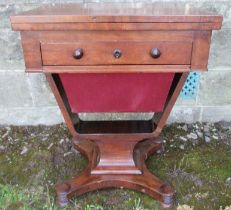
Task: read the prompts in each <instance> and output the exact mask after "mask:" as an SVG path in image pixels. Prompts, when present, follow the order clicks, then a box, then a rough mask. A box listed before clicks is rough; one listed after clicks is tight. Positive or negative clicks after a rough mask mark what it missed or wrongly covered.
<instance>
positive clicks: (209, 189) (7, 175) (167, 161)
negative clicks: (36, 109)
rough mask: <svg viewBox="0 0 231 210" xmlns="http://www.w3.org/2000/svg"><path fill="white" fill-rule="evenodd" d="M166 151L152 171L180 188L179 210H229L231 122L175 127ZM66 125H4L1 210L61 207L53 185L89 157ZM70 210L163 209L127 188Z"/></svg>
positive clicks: (75, 203)
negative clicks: (77, 147)
mask: <svg viewBox="0 0 231 210" xmlns="http://www.w3.org/2000/svg"><path fill="white" fill-rule="evenodd" d="M162 137H163V139H164V142H165V151H164V153H163V154H160V155H153V156H151V157H150V158H149V159H148V160H147V166H148V168H149V169H150V171H151V172H152V173H154V174H156V175H157V176H159V177H160V178H161V179H163V180H166V181H167V182H168V183H170V184H171V185H172V186H173V187H174V188H175V190H176V197H175V207H174V209H178V210H183V209H184V210H186V209H187V210H190V209H195V210H202V209H205V210H208V209H209V210H224V209H226V210H230V209H231V123H228V122H219V123H215V124H199V123H195V124H171V125H169V126H167V127H165V129H164V131H163V133H162ZM70 139H71V136H70V134H69V132H68V130H67V128H66V126H65V125H64V124H59V125H55V126H21V127H20V126H7V127H0V209H25V210H28V209H59V208H58V207H57V206H56V205H55V202H54V184H55V183H56V182H58V181H60V180H64V179H67V178H70V177H72V176H75V175H77V174H79V173H80V172H81V171H82V170H83V169H84V167H85V166H86V165H87V161H86V159H85V158H84V157H83V156H82V155H81V154H80V153H78V152H76V151H75V150H74V149H73V148H72V145H71V140H70ZM66 209H87V210H90V209H92V210H93V209H100V210H102V209H105V210H109V209H119V210H121V209H129V210H130V209H135V210H141V209H150V210H151V209H161V207H160V206H159V204H158V202H156V201H155V200H153V199H151V198H150V197H149V196H147V195H144V194H141V193H138V192H135V191H132V190H126V189H107V190H101V191H95V192H90V193H87V194H85V195H82V196H79V197H78V198H76V199H73V200H72V203H71V205H70V206H69V207H68V208H66Z"/></svg>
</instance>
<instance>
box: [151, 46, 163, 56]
mask: <svg viewBox="0 0 231 210" xmlns="http://www.w3.org/2000/svg"><path fill="white" fill-rule="evenodd" d="M150 54H151V56H152V57H153V58H159V57H160V55H161V52H160V50H159V49H158V48H152V49H151V52H150Z"/></svg>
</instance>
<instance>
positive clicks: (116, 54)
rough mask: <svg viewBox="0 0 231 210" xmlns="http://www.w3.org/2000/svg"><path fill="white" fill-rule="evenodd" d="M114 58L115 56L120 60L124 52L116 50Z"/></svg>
mask: <svg viewBox="0 0 231 210" xmlns="http://www.w3.org/2000/svg"><path fill="white" fill-rule="evenodd" d="M113 56H114V57H115V58H120V57H121V56H122V51H121V50H120V49H115V50H114V51H113Z"/></svg>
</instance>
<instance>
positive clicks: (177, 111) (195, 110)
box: [167, 106, 201, 124]
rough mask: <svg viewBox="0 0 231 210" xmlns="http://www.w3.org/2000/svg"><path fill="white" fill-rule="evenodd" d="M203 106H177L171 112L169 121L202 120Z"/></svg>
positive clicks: (186, 121) (190, 121)
mask: <svg viewBox="0 0 231 210" xmlns="http://www.w3.org/2000/svg"><path fill="white" fill-rule="evenodd" d="M200 114H201V108H200V107H190V106H189V107H188V106H175V107H174V108H173V110H172V111H171V113H170V116H169V118H168V120H167V123H168V124H170V123H174V122H184V123H193V122H197V121H200Z"/></svg>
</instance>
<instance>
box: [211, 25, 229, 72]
mask: <svg viewBox="0 0 231 210" xmlns="http://www.w3.org/2000/svg"><path fill="white" fill-rule="evenodd" d="M230 37H231V29H224V30H221V31H214V32H213V36H212V40H211V47H210V55H209V65H208V68H209V69H212V70H220V69H228V70H231V59H230V56H231V39H230Z"/></svg>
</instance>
